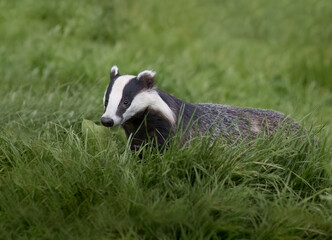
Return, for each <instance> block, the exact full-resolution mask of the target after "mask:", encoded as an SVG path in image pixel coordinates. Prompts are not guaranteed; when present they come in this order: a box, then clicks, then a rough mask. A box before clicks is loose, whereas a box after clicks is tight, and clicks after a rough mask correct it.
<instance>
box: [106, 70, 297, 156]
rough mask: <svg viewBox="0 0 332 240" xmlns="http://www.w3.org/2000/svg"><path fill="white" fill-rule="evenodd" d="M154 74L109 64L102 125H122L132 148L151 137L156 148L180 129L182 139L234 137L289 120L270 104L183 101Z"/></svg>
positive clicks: (251, 134) (270, 128)
mask: <svg viewBox="0 0 332 240" xmlns="http://www.w3.org/2000/svg"><path fill="white" fill-rule="evenodd" d="M155 74H156V73H155V72H154V71H150V70H145V71H142V72H141V73H139V74H138V75H137V76H134V75H121V74H120V73H119V69H118V67H117V66H113V67H112V68H111V72H110V83H109V85H108V87H107V88H106V91H105V94H104V98H103V104H104V113H103V115H102V117H101V123H102V124H103V125H104V126H105V127H113V126H118V125H121V126H122V127H123V129H124V131H125V134H126V136H127V138H128V139H129V138H130V139H131V142H130V148H131V149H132V150H136V149H138V148H140V147H141V146H142V145H144V144H146V143H147V142H148V141H150V140H151V139H154V140H156V141H155V143H156V144H157V147H158V148H160V149H162V148H165V145H166V143H167V140H168V139H169V138H170V137H171V136H174V135H175V134H176V133H177V132H181V133H182V134H183V140H182V141H183V142H184V143H185V142H188V141H189V140H190V139H192V138H193V137H194V136H203V135H210V136H211V139H212V140H214V139H216V138H217V137H224V138H225V139H229V140H230V141H235V140H237V139H252V138H255V137H257V136H258V135H259V134H260V133H263V132H265V133H268V134H271V133H274V132H275V131H276V130H277V128H278V126H279V125H280V124H281V123H291V124H293V121H292V120H290V119H289V118H288V117H286V116H285V115H284V114H282V113H279V112H276V111H273V110H264V109H255V108H240V107H233V106H227V105H220V104H212V103H198V104H193V103H189V102H185V101H183V100H180V99H178V98H176V97H174V96H172V95H170V94H168V93H166V92H164V91H162V90H160V89H158V88H157V87H156V86H155ZM166 147H167V146H166Z"/></svg>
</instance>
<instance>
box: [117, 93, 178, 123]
mask: <svg viewBox="0 0 332 240" xmlns="http://www.w3.org/2000/svg"><path fill="white" fill-rule="evenodd" d="M146 108H149V109H152V110H154V111H157V112H159V113H161V114H162V115H163V116H164V117H165V118H167V119H168V121H169V122H170V123H171V124H172V125H175V121H176V120H175V115H174V113H173V111H172V110H171V109H170V107H169V106H168V105H167V104H166V103H165V102H164V101H163V100H162V99H161V97H160V96H159V94H158V93H157V92H156V91H155V90H148V91H142V92H140V93H139V94H137V95H136V96H135V97H134V99H133V101H132V103H131V105H130V107H129V108H128V109H127V111H126V112H125V113H124V114H123V119H122V123H124V122H125V121H127V120H128V119H130V118H131V117H133V116H134V115H135V114H137V113H138V112H141V111H144V110H145V109H146Z"/></svg>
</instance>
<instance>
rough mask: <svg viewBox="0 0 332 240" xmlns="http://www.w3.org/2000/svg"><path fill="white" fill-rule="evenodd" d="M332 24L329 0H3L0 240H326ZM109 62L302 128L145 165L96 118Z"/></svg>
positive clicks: (331, 227)
mask: <svg viewBox="0 0 332 240" xmlns="http://www.w3.org/2000/svg"><path fill="white" fill-rule="evenodd" d="M331 22H332V3H331V1H330V0H320V1H314V0H302V1H292V0H280V1H272V0H271V1H270V0H266V1H263V0H251V1H246V0H238V1H232V0H224V1H215V0H206V1H191V0H177V1H152V0H143V1H134V0H132V1H122V0H121V1H120V0H114V1H109V0H104V1H90V0H84V1H83V0H82V1H65V0H58V1H42V0H21V1H18V0H2V1H0V56H1V57H0V96H1V100H0V239H118V238H123V239H179V238H180V239H331V238H332V214H331V213H332V185H331V183H332V182H331V180H332V171H331V169H332V162H331V161H332V147H331V146H332V128H331V126H332V77H331V76H332V24H331ZM114 64H116V65H117V66H118V67H119V70H120V72H121V73H123V74H137V73H138V72H140V71H142V70H145V69H153V70H155V71H157V76H156V82H157V86H158V87H159V88H161V89H163V90H165V91H167V92H169V93H170V94H172V95H175V96H177V97H179V98H181V99H185V100H187V101H191V102H214V103H222V104H227V105H236V106H246V107H257V108H267V109H275V110H278V111H280V112H283V113H285V114H287V115H289V116H291V117H292V118H294V119H295V120H297V121H298V122H300V123H301V124H302V125H304V126H305V127H306V128H307V129H308V132H309V134H308V136H307V137H306V139H305V140H303V139H302V138H299V136H296V135H292V136H289V137H285V136H284V135H283V134H282V132H279V133H278V134H277V135H276V136H274V137H272V138H270V139H268V140H266V139H264V138H259V139H257V140H256V141H254V142H253V143H252V144H250V145H249V146H248V145H247V144H243V143H239V144H236V145H232V146H229V145H227V144H226V145H225V144H223V143H222V142H216V143H215V144H213V145H212V146H210V145H209V144H208V141H207V140H206V139H196V140H195V141H194V142H193V144H192V146H190V147H188V148H185V149H181V148H179V147H178V146H176V144H174V145H172V146H171V148H170V151H168V152H167V153H166V154H164V155H158V154H155V153H149V152H146V153H144V156H143V159H140V158H139V157H138V156H137V154H133V153H131V152H130V151H128V149H127V148H126V145H127V142H126V140H125V138H124V136H123V133H122V131H121V129H120V128H116V129H112V130H111V131H108V129H106V128H102V127H99V126H97V125H100V124H99V119H100V116H101V114H102V112H103V106H102V98H103V94H104V90H105V87H106V86H107V84H108V81H109V79H108V75H109V71H110V68H111V66H112V65H114ZM96 124H97V125H96ZM313 139H316V140H313ZM315 142H318V144H315Z"/></svg>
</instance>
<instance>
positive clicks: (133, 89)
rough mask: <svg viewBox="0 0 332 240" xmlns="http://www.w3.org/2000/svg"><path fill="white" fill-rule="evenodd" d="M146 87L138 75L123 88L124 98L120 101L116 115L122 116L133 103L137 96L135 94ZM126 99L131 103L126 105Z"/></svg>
mask: <svg viewBox="0 0 332 240" xmlns="http://www.w3.org/2000/svg"><path fill="white" fill-rule="evenodd" d="M143 89H144V85H143V84H142V82H141V81H139V80H138V79H137V78H136V77H135V78H133V79H131V80H130V81H129V82H128V83H127V85H126V86H125V87H124V88H123V92H122V99H121V101H120V103H119V106H118V110H117V112H116V115H118V116H119V117H121V118H122V115H123V113H124V112H125V111H126V110H127V108H128V107H129V106H130V105H131V102H132V101H133V99H134V98H135V96H136V95H137V94H138V93H140V92H141V91H142V90H143ZM124 99H126V100H128V101H129V104H128V105H127V106H126V105H124V104H123V100H124Z"/></svg>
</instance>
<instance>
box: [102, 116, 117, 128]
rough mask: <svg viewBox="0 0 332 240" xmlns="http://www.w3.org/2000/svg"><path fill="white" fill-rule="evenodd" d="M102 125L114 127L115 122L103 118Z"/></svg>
mask: <svg viewBox="0 0 332 240" xmlns="http://www.w3.org/2000/svg"><path fill="white" fill-rule="evenodd" d="M101 123H102V124H103V125H104V126H105V127H112V126H113V125H114V120H113V119H112V118H108V117H102V118H101Z"/></svg>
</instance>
